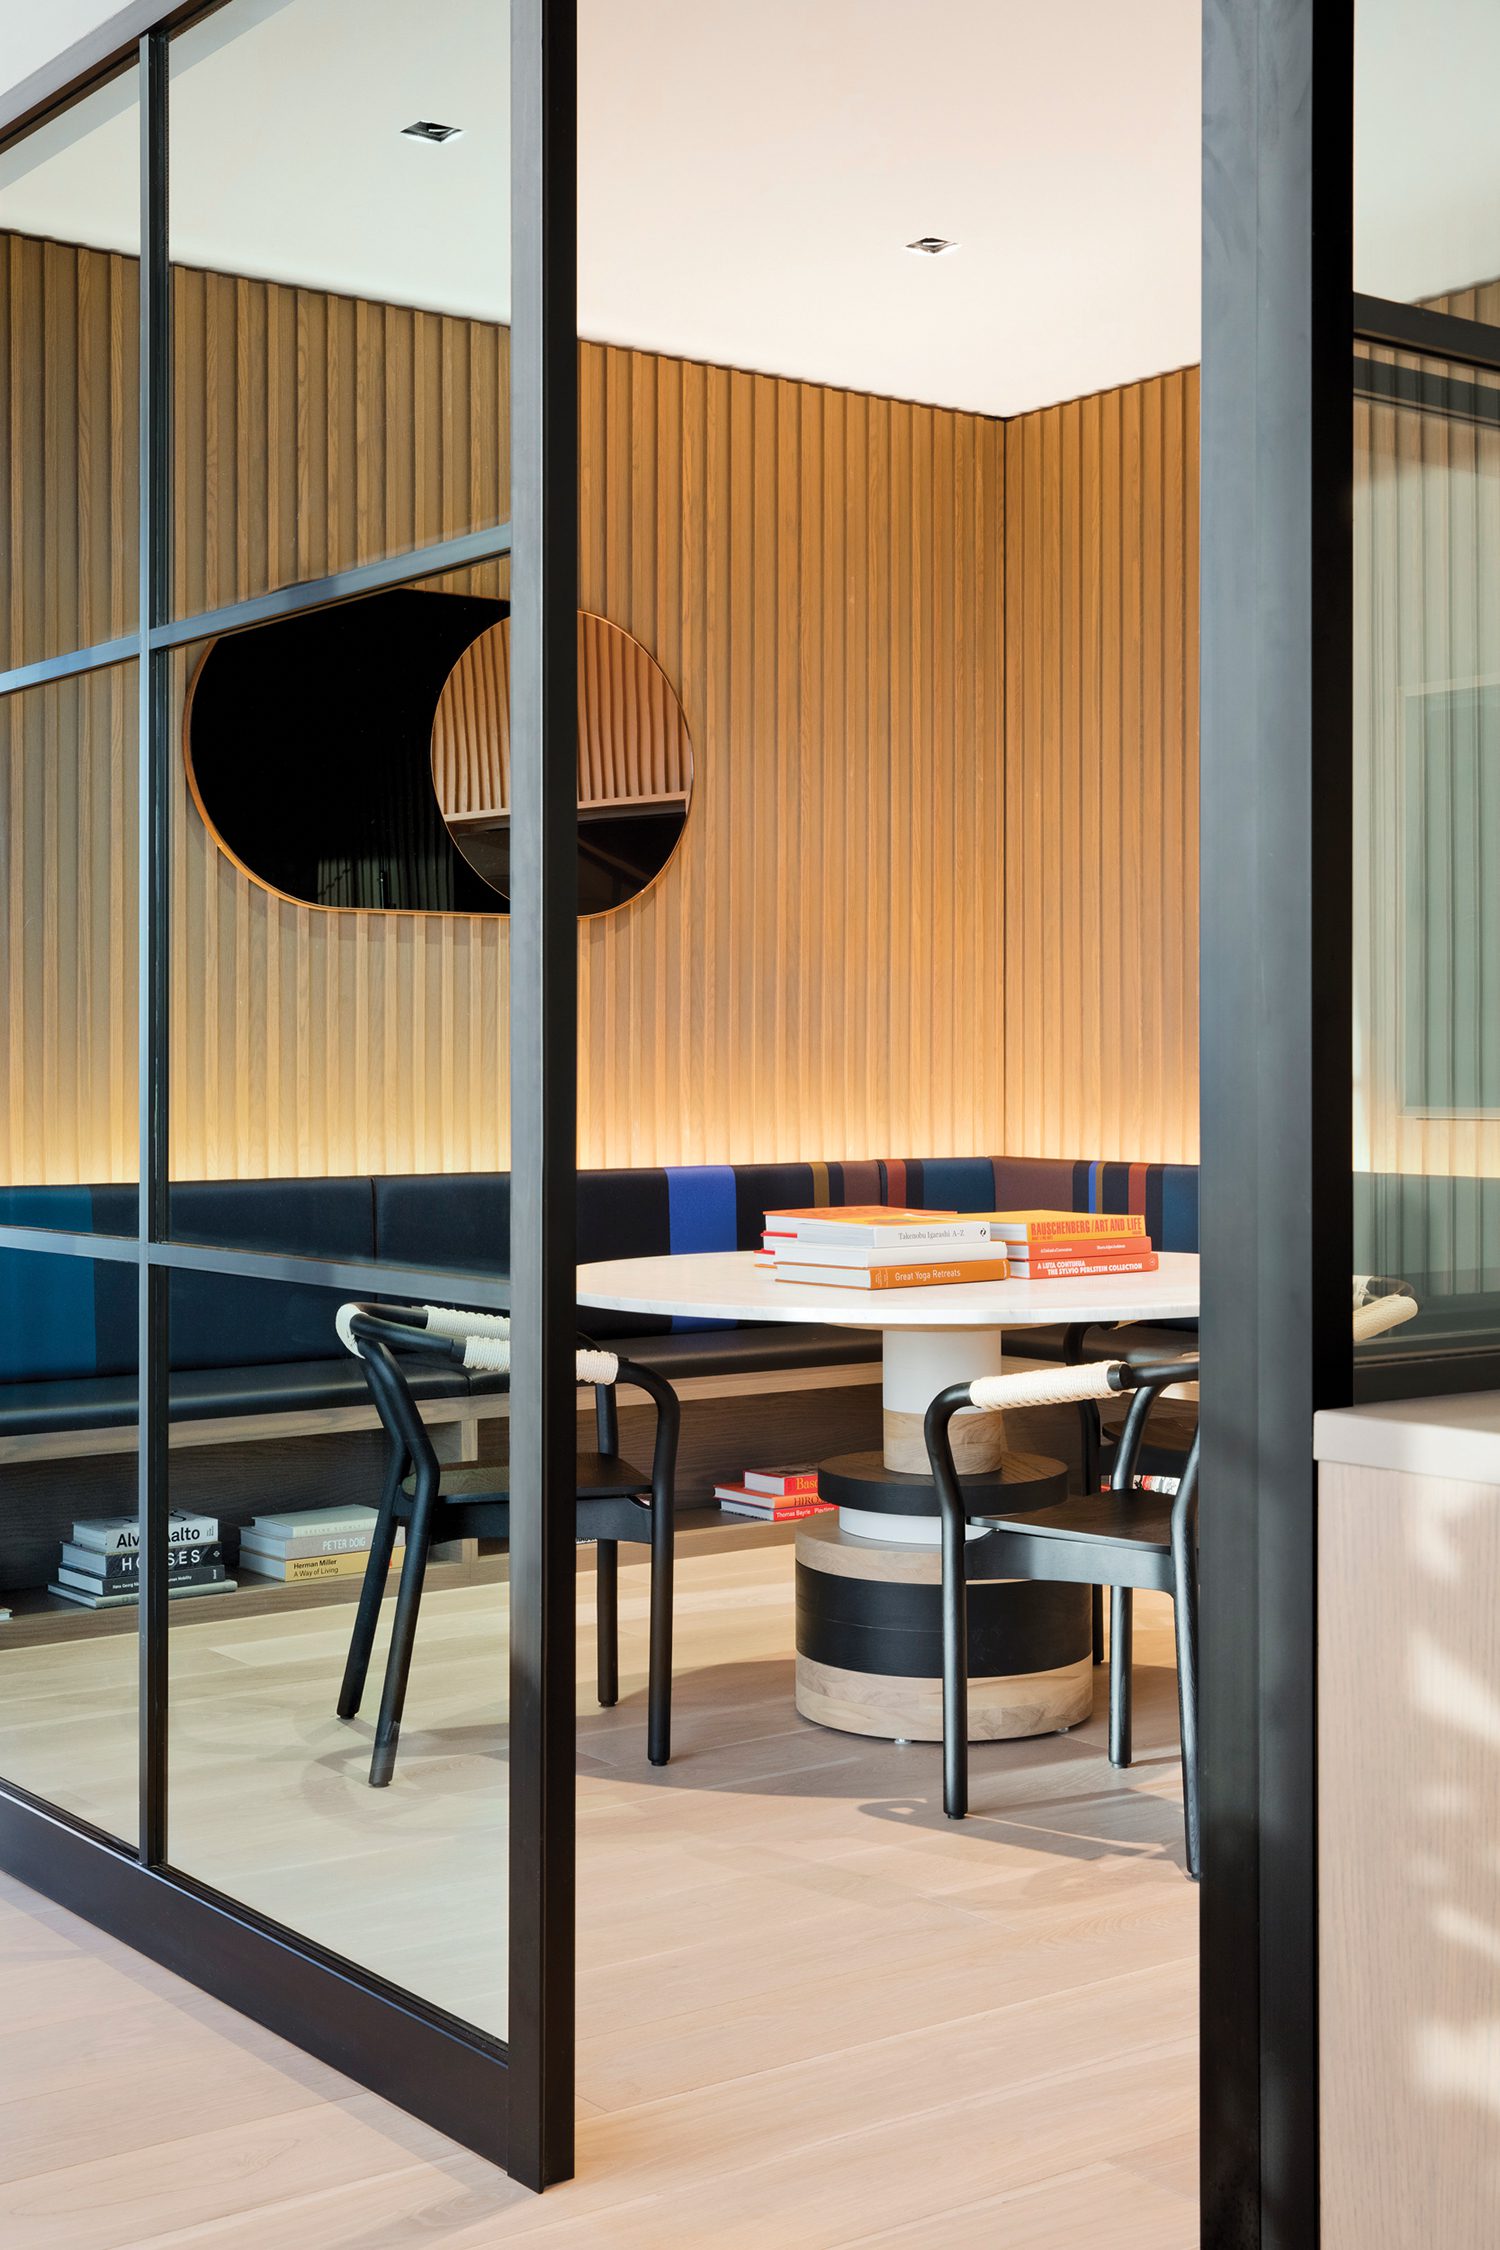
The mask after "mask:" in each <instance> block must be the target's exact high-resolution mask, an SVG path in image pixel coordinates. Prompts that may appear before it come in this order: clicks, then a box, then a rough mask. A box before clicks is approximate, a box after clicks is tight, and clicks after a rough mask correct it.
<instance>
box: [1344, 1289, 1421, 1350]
mask: <svg viewBox="0 0 1500 2250" xmlns="http://www.w3.org/2000/svg"><path fill="white" fill-rule="evenodd" d="M1421 1309H1422V1308H1421V1306H1420V1305H1419V1304H1418V1302H1417V1300H1416V1297H1415V1295H1414V1294H1413V1292H1412V1289H1411V1287H1410V1285H1409V1283H1407V1282H1404V1281H1388V1280H1386V1279H1385V1277H1384V1276H1383V1275H1381V1274H1374V1273H1357V1274H1356V1275H1355V1276H1354V1341H1355V1342H1356V1344H1367V1343H1369V1341H1370V1340H1371V1338H1372V1337H1374V1336H1383V1335H1385V1334H1386V1332H1387V1331H1388V1330H1389V1329H1392V1328H1399V1327H1400V1326H1401V1324H1402V1322H1403V1321H1407V1320H1414V1319H1415V1318H1416V1316H1417V1314H1418V1313H1419V1312H1420V1311H1421Z"/></svg>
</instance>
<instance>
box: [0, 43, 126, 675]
mask: <svg viewBox="0 0 1500 2250" xmlns="http://www.w3.org/2000/svg"><path fill="white" fill-rule="evenodd" d="M138 147H139V123H138V116H137V102H136V72H135V71H134V69H131V70H129V71H126V72H124V73H122V74H121V75H120V76H119V77H118V78H115V79H113V80H112V81H111V82H110V83H109V84H108V85H107V86H103V87H100V88H99V89H97V90H96V91H95V92H94V93H92V94H90V95H89V96H88V97H87V98H86V99H85V100H83V101H80V102H76V103H74V104H73V106H72V107H71V108H69V109H66V110H64V111H63V112H62V113H61V115H60V116H57V117H54V118H49V120H48V121H47V123H46V124H45V125H41V126H39V127H38V128H37V129H36V131H35V132H33V133H31V134H29V135H28V136H27V137H26V139H25V140H22V141H19V142H17V143H16V145H15V146H14V147H13V148H8V149H5V150H3V151H0V439H3V443H0V522H3V523H4V525H5V536H4V538H3V539H0V669H4V668H5V667H6V666H8V665H14V664H30V663H34V662H36V661H37V660H38V659H39V658H42V657H47V656H60V655H64V654H66V653H68V652H70V651H71V650H73V649H76V648H83V647H87V646H89V645H90V644H91V643H94V642H98V641H109V640H114V639H116V638H117V637H119V636H120V635H121V634H124V633H128V632H131V631H133V629H134V627H135V623H136V574H137V559H136V526H135V518H136V488H137V476H136V468H137V455H138V450H139V440H138V422H139V417H138V409H137V403H136V402H137V352H138V344H137V338H138V335H139V287H138V253H139V250H140V216H139V202H140V195H139V187H138V153H137V152H138Z"/></svg>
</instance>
